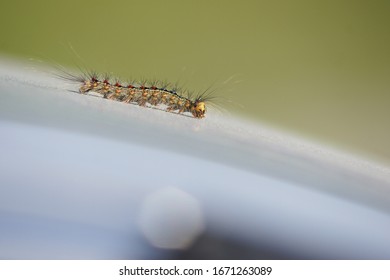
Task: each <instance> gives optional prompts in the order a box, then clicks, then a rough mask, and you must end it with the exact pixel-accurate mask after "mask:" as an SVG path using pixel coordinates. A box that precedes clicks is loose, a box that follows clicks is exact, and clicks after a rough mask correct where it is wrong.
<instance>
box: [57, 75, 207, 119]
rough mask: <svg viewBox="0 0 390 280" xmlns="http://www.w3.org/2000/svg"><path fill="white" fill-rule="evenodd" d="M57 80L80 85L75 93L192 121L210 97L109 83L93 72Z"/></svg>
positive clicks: (160, 85) (143, 84)
mask: <svg viewBox="0 0 390 280" xmlns="http://www.w3.org/2000/svg"><path fill="white" fill-rule="evenodd" d="M59 76H60V77H61V78H64V79H66V80H71V81H74V82H77V83H79V84H80V87H79V93H81V94H86V93H88V92H95V93H98V94H99V96H101V97H103V98H106V99H110V100H115V101H119V102H123V103H130V104H136V105H139V106H143V107H146V106H147V107H151V108H164V109H163V110H165V111H167V112H177V114H185V113H190V114H191V115H192V116H193V117H194V118H197V119H201V118H204V117H205V114H206V111H207V107H206V103H207V102H209V101H210V100H211V99H212V98H213V97H211V96H210V92H209V91H208V89H207V90H205V91H204V92H202V93H200V94H197V95H194V94H191V93H190V92H189V91H186V90H181V89H179V88H177V87H170V86H169V84H168V83H163V82H158V81H152V82H146V81H142V82H129V83H126V84H124V83H121V82H120V81H119V80H115V82H114V83H113V82H110V80H112V79H110V78H109V77H108V75H106V76H100V75H98V74H96V73H94V72H90V73H83V74H82V75H74V74H70V73H67V72H63V75H59Z"/></svg>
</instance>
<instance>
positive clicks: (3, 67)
mask: <svg viewBox="0 0 390 280" xmlns="http://www.w3.org/2000/svg"><path fill="white" fill-rule="evenodd" d="M66 89H71V90H77V86H75V85H69V84H66V83H65V82H64V81H61V80H57V79H54V78H52V77H50V75H48V74H47V73H44V72H39V71H37V72H35V73H34V72H32V71H31V70H24V69H22V68H21V67H20V66H18V65H16V64H10V63H9V62H0V133H1V138H0V154H1V157H0V248H1V249H0V258H5V259H9V258H17V259H19V258H22V259H23V258H59V259H61V258H97V259H99V258H103V259H108V258H113V259H118V258H156V257H157V258H158V257H159V255H158V254H159V253H158V252H157V251H154V250H153V249H152V245H150V244H148V243H147V238H145V237H144V236H143V233H142V229H141V228H140V226H139V221H140V219H141V218H140V213H141V212H140V211H141V209H143V207H144V202H145V201H146V199H147V197H150V196H151V195H155V194H158V193H160V192H161V190H164V189H166V188H175V189H178V190H180V191H181V192H183V193H185V195H186V196H188V197H191V200H193V201H196V203H197V204H199V205H201V212H202V217H204V221H205V232H208V233H210V232H211V233H213V234H214V235H217V236H222V237H226V238H230V239H232V240H239V242H242V243H246V244H250V246H253V247H254V248H256V246H259V247H262V248H264V247H267V248H268V249H269V250H271V251H278V252H280V253H282V254H284V255H291V256H293V257H294V258H325V259H332V258H347V259H356V258H357V259H359V258H363V259H370V258H373V259H381V258H383V259H388V258H390V184H389V182H390V175H389V174H390V173H389V169H388V167H385V166H380V165H378V164H374V163H371V162H368V161H363V160H360V159H356V158H353V157H350V156H347V155H344V154H341V153H339V152H335V151H332V150H329V149H327V148H324V147H321V146H318V145H315V144H312V143H308V142H307V141H304V140H300V139H297V138H293V137H291V136H289V135H285V134H283V133H280V132H276V131H273V130H272V129H269V128H266V127H264V126H260V125H258V124H250V123H247V122H245V121H242V120H239V119H235V118H233V117H230V116H225V115H221V114H216V113H214V112H212V111H211V112H209V114H208V115H207V117H206V119H204V120H196V119H192V118H188V117H182V116H178V115H175V114H170V113H166V112H162V111H158V110H152V109H147V108H141V107H138V106H133V105H128V104H121V103H118V102H113V101H110V100H104V99H101V98H96V97H93V96H85V95H80V94H77V93H75V92H71V91H69V90H66ZM172 203H174V202H172ZM179 220H180V219H179ZM179 223H180V222H179ZM160 226H161V232H164V230H165V227H166V225H165V224H161V225H160ZM178 226H179V228H180V224H179V225H178ZM183 226H185V225H183ZM156 231H158V230H157V229H156ZM183 232H184V231H183Z"/></svg>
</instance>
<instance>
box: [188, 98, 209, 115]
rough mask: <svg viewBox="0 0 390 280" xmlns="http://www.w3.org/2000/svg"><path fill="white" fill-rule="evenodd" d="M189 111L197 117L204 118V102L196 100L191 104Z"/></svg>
mask: <svg viewBox="0 0 390 280" xmlns="http://www.w3.org/2000/svg"><path fill="white" fill-rule="evenodd" d="M191 113H192V115H193V116H194V117H195V118H197V119H202V118H204V115H205V114H206V103H205V102H204V101H200V100H196V101H195V102H194V103H193V104H192V106H191Z"/></svg>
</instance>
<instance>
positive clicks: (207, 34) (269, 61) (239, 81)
mask: <svg viewBox="0 0 390 280" xmlns="http://www.w3.org/2000/svg"><path fill="white" fill-rule="evenodd" d="M0 31H1V32H0V34H1V37H0V55H13V56H18V57H21V58H26V59H27V58H38V59H43V60H47V62H48V63H51V62H52V61H55V62H57V63H60V64H62V65H65V66H67V67H75V66H76V65H82V66H87V67H88V68H91V69H95V70H96V71H99V72H113V73H115V74H116V75H118V76H120V77H123V78H127V77H131V78H144V77H147V78H157V79H162V80H164V79H167V80H169V81H173V82H176V81H180V82H181V83H182V84H184V85H185V86H186V87H188V88H190V89H194V90H201V89H204V88H206V87H208V86H210V85H214V86H215V87H216V88H218V91H217V93H216V94H217V95H219V96H222V97H224V98H228V99H230V100H231V101H232V102H231V103H230V104H224V103H222V104H221V105H222V106H223V107H224V108H225V109H226V110H227V111H233V112H235V113H239V114H242V115H245V116H247V117H251V118H254V119H257V120H261V121H262V122H265V123H268V124H271V125H273V126H277V127H280V128H283V129H287V130H290V131H292V132H294V133H296V134H302V135H305V136H306V137H310V138H312V139H315V140H316V141H320V142H326V143H328V144H330V145H333V146H335V147H338V148H340V149H343V150H346V151H349V152H353V153H358V154H361V155H364V156H367V157H369V158H374V159H376V160H379V161H382V162H384V163H386V164H388V163H390V129H389V128H390V125H389V120H390V1H388V0H387V1H385V0H383V1H378V0H373V1H359V0H356V1H352V0H351V1H345V0H338V1H333V0H331V1H313V0H311V1H302V0H298V1H288V0H286V1H261V0H259V1H248V0H246V1H242V0H241V1H210V0H209V1H186V0H175V1H144V0H143V1H104V2H103V1H73V0H72V1H43V0H37V1H4V0H3V1H1V3H0ZM70 45H71V46H73V48H74V50H75V52H76V53H77V55H78V56H80V57H81V59H80V58H78V57H77V55H76V54H75V52H73V51H72V50H71V48H70V47H69V46H70ZM229 78H231V79H230V80H229V81H228V82H227V83H226V84H222V82H223V81H225V80H227V79H229ZM205 121H207V118H206V119H205Z"/></svg>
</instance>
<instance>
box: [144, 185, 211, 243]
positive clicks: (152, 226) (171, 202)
mask: <svg viewBox="0 0 390 280" xmlns="http://www.w3.org/2000/svg"><path fill="white" fill-rule="evenodd" d="M139 222H140V228H141V230H142V232H143V233H144V235H145V237H146V238H147V239H148V240H149V242H150V243H151V244H152V245H154V246H156V247H159V248H164V249H185V248H188V247H189V246H190V245H191V244H192V243H193V241H194V240H195V238H196V237H197V236H199V235H200V234H201V233H202V232H203V230H204V228H205V226H204V221H203V215H202V211H201V207H200V204H199V202H198V201H197V199H195V198H194V197H193V196H191V195H190V194H188V193H186V192H184V191H182V190H180V189H177V188H165V189H162V190H159V191H157V192H154V193H152V194H151V195H149V196H148V197H147V198H146V199H145V201H144V203H143V205H142V208H141V212H140V216H139Z"/></svg>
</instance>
